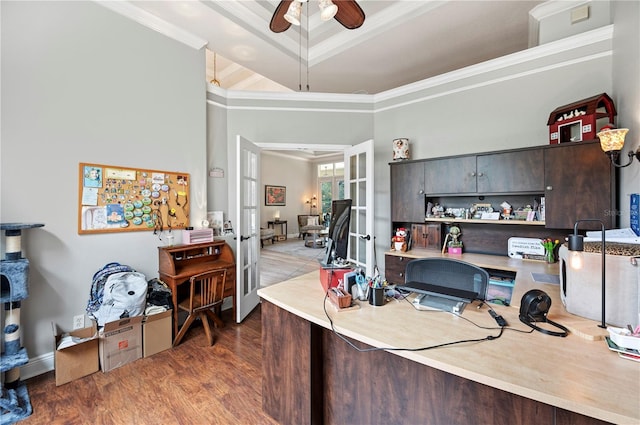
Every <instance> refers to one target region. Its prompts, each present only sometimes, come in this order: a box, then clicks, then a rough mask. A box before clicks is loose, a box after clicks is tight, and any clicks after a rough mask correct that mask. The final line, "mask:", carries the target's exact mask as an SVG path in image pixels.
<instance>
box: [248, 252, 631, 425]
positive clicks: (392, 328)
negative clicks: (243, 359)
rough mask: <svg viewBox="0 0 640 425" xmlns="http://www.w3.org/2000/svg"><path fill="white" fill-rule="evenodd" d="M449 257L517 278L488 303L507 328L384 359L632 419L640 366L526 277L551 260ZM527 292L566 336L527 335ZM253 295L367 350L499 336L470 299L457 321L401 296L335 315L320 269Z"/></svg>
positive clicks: (550, 288)
mask: <svg viewBox="0 0 640 425" xmlns="http://www.w3.org/2000/svg"><path fill="white" fill-rule="evenodd" d="M412 252H413V253H414V255H415V256H416V258H422V257H424V256H444V257H446V256H447V255H446V254H444V255H441V254H439V253H437V252H436V253H434V252H433V251H429V252H426V253H418V252H415V250H413V251H412ZM407 254H408V253H403V255H405V256H406V255H407ZM454 258H459V259H462V260H464V261H468V262H471V263H474V264H477V265H480V266H483V267H489V268H497V269H503V270H511V271H515V272H516V273H517V274H516V285H515V288H514V294H513V297H512V301H514V304H512V305H511V306H509V307H506V306H499V305H492V307H493V309H494V310H496V312H498V314H501V315H502V316H503V317H504V318H505V319H506V320H507V322H508V325H509V326H508V328H506V329H505V330H504V332H503V333H502V335H501V336H500V337H499V338H497V339H493V340H489V341H483V342H476V343H464V344H455V345H450V346H447V347H442V348H435V349H429V350H422V351H403V350H401V351H390V352H391V353H393V354H395V355H398V356H402V357H404V358H407V359H409V360H412V361H415V362H418V363H421V364H423V365H426V366H429V367H433V368H436V369H439V370H442V371H444V372H448V373H451V374H454V375H457V376H460V377H462V378H466V379H470V380H472V381H475V382H479V383H481V384H485V385H488V386H491V387H494V388H497V389H500V390H504V391H508V392H511V393H513V394H517V395H520V396H523V397H527V398H530V399H533V400H536V401H539V402H542V403H546V404H549V405H553V406H557V407H560V408H563V409H566V410H570V411H573V412H577V413H580V414H583V415H586V416H591V417H594V418H598V419H601V420H605V421H609V422H614V423H621V424H639V423H640V363H638V362H634V361H631V360H626V359H622V358H620V357H619V356H618V355H617V354H616V353H614V352H612V351H610V350H609V349H608V348H607V346H606V344H605V343H604V341H602V340H601V339H598V338H599V336H600V335H601V334H602V330H601V329H599V328H598V327H597V324H598V323H597V322H595V321H592V320H588V319H583V318H581V317H578V316H574V315H572V314H570V313H567V312H566V311H565V310H564V307H563V306H562V303H561V302H560V299H559V288H558V285H557V284H555V285H553V284H544V283H538V282H536V281H534V280H533V278H532V275H531V273H541V274H554V273H555V274H557V271H558V265H557V264H551V265H547V264H545V263H542V262H534V261H521V260H515V259H511V258H508V257H499V256H491V255H481V254H463V255H462V256H456V257H454ZM534 288H537V289H542V290H543V291H545V292H547V293H548V294H549V295H550V296H551V298H552V306H551V309H550V312H549V318H550V319H551V320H554V321H556V322H559V323H560V324H562V325H564V326H566V327H568V328H569V329H570V330H571V331H572V332H571V333H570V334H569V335H568V336H567V337H565V338H560V337H555V336H550V335H546V334H543V333H540V332H537V331H534V332H531V333H529V331H530V330H531V328H529V327H528V326H526V325H524V324H523V323H521V322H520V321H519V319H518V307H519V306H518V305H516V304H519V300H520V298H521V296H522V294H524V293H525V292H526V291H528V290H529V289H534ZM258 295H259V296H260V297H261V298H263V299H264V300H266V301H269V302H271V303H273V304H275V305H276V306H278V307H280V308H282V309H284V310H286V311H289V312H290V313H293V314H295V315H297V316H299V317H301V318H303V319H305V320H307V321H310V322H312V323H315V324H317V325H319V326H322V327H324V328H327V329H332V326H333V328H334V329H335V331H336V332H338V333H340V334H342V335H344V336H347V337H349V338H353V339H355V340H358V341H361V342H363V343H365V344H368V345H371V346H374V347H383V348H392V347H393V348H409V349H415V348H420V347H428V346H433V345H438V344H444V343H449V342H454V341H460V340H468V339H482V338H485V337H487V336H489V335H492V336H494V337H497V336H498V335H499V334H500V330H499V328H498V327H497V325H496V323H495V321H494V320H493V318H492V317H491V316H490V315H489V313H488V308H487V306H482V307H480V308H478V304H477V303H473V304H471V305H468V306H467V307H466V309H465V310H464V312H463V314H462V315H461V316H456V315H453V314H451V313H446V312H439V311H419V310H416V309H414V308H413V306H412V305H411V304H410V302H408V301H407V300H391V301H389V302H387V303H386V304H385V305H384V306H381V307H373V306H371V305H369V304H368V303H367V302H364V301H356V303H357V304H358V306H359V308H355V309H350V310H347V311H337V310H336V309H335V308H333V306H332V304H331V303H330V302H329V301H328V299H326V298H325V292H324V291H323V288H322V286H321V284H320V274H319V271H318V272H312V273H309V274H306V275H303V276H299V277H296V278H294V279H290V280H287V281H284V282H281V283H278V284H275V285H272V286H269V287H266V288H261V289H259V290H258ZM515 301H517V302H515ZM327 314H328V316H329V317H330V318H331V321H332V322H333V324H332V323H331V322H330V321H329V318H328V316H327ZM593 328H595V329H593ZM549 329H553V328H549ZM518 331H521V332H518ZM592 331H593V332H592ZM583 332H584V334H583Z"/></svg>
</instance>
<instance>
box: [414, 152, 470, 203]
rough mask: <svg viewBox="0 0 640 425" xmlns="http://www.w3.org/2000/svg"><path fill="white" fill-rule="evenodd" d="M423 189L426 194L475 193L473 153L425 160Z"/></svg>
mask: <svg viewBox="0 0 640 425" xmlns="http://www.w3.org/2000/svg"><path fill="white" fill-rule="evenodd" d="M424 190H425V192H426V193H427V194H428V195H433V194H438V195H440V194H442V195H445V194H456V195H457V194H463V193H475V192H476V157H475V155H471V156H460V157H455V158H444V159H432V160H429V161H425V162H424Z"/></svg>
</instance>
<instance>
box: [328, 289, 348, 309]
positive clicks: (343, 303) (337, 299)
mask: <svg viewBox="0 0 640 425" xmlns="http://www.w3.org/2000/svg"><path fill="white" fill-rule="evenodd" d="M338 292H339V293H340V294H341V295H338ZM329 300H331V302H332V303H333V304H334V305H336V306H337V307H338V308H347V307H351V294H348V293H346V292H345V291H344V290H343V289H342V288H329Z"/></svg>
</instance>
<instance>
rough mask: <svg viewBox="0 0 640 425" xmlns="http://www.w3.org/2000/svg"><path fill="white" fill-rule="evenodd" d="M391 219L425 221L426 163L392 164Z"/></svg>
mask: <svg viewBox="0 0 640 425" xmlns="http://www.w3.org/2000/svg"><path fill="white" fill-rule="evenodd" d="M390 192H391V220H392V221H397V222H419V223H420V222H424V163H423V162H400V163H393V164H391V190H390Z"/></svg>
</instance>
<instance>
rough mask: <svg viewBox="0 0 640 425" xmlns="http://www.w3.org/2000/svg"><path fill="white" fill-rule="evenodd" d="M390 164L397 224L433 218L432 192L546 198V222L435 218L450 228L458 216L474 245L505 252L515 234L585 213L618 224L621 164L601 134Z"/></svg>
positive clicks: (448, 200) (450, 196)
mask: <svg viewBox="0 0 640 425" xmlns="http://www.w3.org/2000/svg"><path fill="white" fill-rule="evenodd" d="M390 166H391V170H390V176H391V221H392V231H395V229H396V228H397V227H406V228H411V227H412V225H413V224H418V223H424V222H425V221H429V220H426V219H425V215H426V202H427V200H429V201H431V202H434V203H436V202H438V203H440V204H441V205H444V206H460V205H461V204H462V205H464V206H465V207H469V206H470V205H471V204H473V203H478V202H487V201H489V202H492V204H493V206H494V208H496V207H498V205H499V204H500V203H501V202H502V201H505V200H506V201H510V202H512V204H513V206H514V207H515V208H517V207H519V206H521V205H522V204H533V203H534V200H535V201H537V200H539V199H541V198H542V197H544V198H545V213H546V217H545V221H544V223H541V222H523V221H520V222H517V221H514V220H499V221H497V220H490V221H484V220H464V219H453V218H452V219H436V220H435V221H437V222H441V223H442V230H443V232H444V231H445V230H446V227H447V225H448V224H451V223H454V222H455V223H456V224H458V225H461V226H463V227H464V228H463V229H462V232H463V236H462V239H463V242H464V243H465V247H466V248H467V249H471V252H484V253H487V254H498V255H506V243H507V240H508V238H509V237H512V236H521V237H554V238H555V237H563V236H564V235H565V234H566V233H567V230H571V229H572V228H573V225H574V223H575V221H576V220H578V219H582V218H598V219H600V220H602V221H603V222H604V223H605V227H606V228H613V227H615V226H616V225H617V223H616V217H617V215H616V214H614V211H615V208H616V188H615V168H614V167H613V166H612V165H611V164H610V162H609V159H608V157H607V156H606V155H605V154H604V153H603V152H602V150H601V149H600V144H599V142H598V141H597V140H596V141H586V142H575V143H563V144H559V145H545V146H539V147H532V148H521V149H513V150H506V151H499V152H487V153H482V154H472V155H461V156H452V157H446V158H434V159H426V160H419V161H405V162H394V163H391V164H390ZM514 201H515V202H514ZM454 203H457V204H458V205H453V204H454ZM448 204H450V205H448ZM515 224H518V226H515ZM505 225H507V226H506V227H505V228H501V227H503V226H505ZM583 227H584V228H585V229H587V228H595V227H590V226H589V225H585V226H583ZM490 239H491V240H490ZM441 240H444V238H441ZM485 242H488V245H485Z"/></svg>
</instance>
